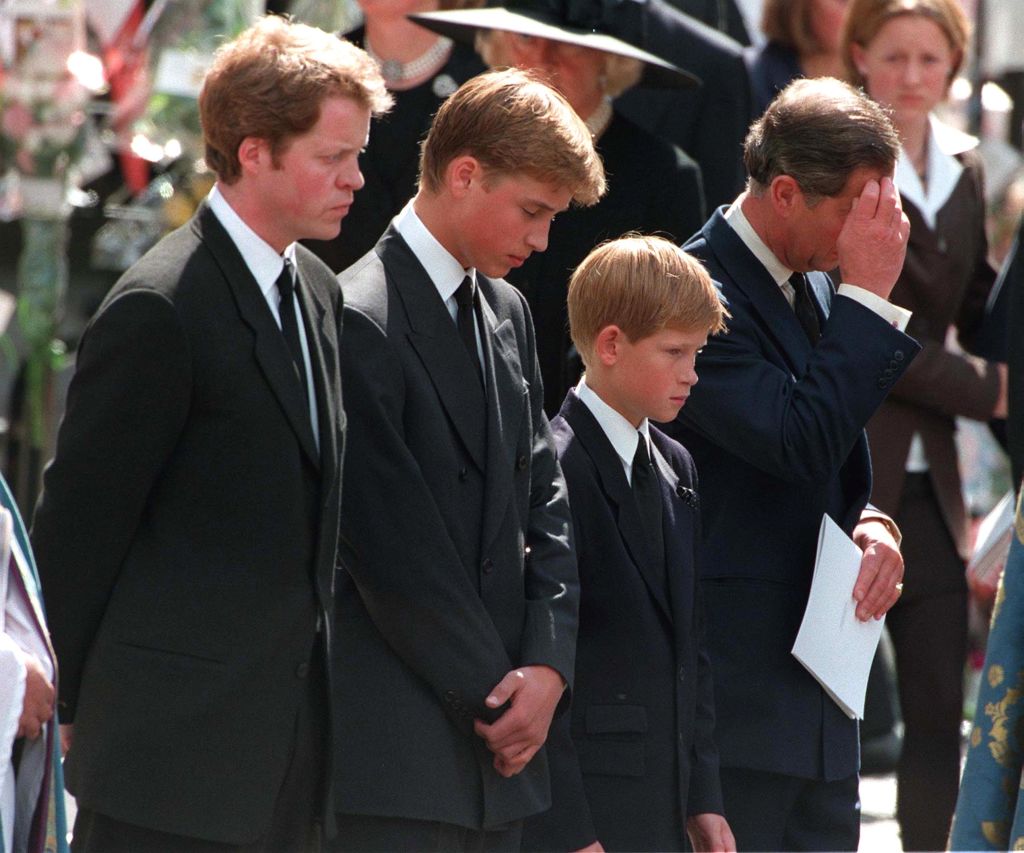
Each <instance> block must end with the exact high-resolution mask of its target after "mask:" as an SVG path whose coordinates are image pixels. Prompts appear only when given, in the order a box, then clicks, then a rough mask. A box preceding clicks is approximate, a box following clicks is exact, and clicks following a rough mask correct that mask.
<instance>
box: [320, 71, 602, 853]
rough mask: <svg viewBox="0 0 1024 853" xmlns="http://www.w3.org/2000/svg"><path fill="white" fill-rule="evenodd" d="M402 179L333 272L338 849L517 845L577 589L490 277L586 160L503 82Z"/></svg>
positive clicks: (523, 349) (544, 106)
mask: <svg viewBox="0 0 1024 853" xmlns="http://www.w3.org/2000/svg"><path fill="white" fill-rule="evenodd" d="M420 175H421V176H420V188H419V191H418V193H417V195H416V197H415V198H414V199H413V200H412V201H411V202H410V203H409V204H408V205H407V206H406V207H405V209H404V210H403V211H402V212H401V213H400V214H399V215H398V216H397V217H396V218H395V220H394V222H393V223H392V225H391V227H389V228H388V230H387V232H385V234H384V236H383V237H382V238H381V240H380V242H379V243H378V244H377V246H376V247H375V248H374V250H373V251H372V252H370V253H368V254H367V255H365V256H364V257H363V258H362V259H360V260H359V261H357V262H356V264H355V265H354V266H352V267H350V268H349V269H347V270H346V271H345V272H343V273H342V274H341V276H340V277H339V278H340V281H341V287H342V291H343V292H344V294H345V314H344V320H345V338H344V345H343V346H344V348H343V350H342V352H341V367H342V371H341V372H342V380H343V382H344V385H345V408H346V413H347V415H348V418H349V421H348V423H349V430H350V432H349V435H350V437H351V444H349V446H348V453H347V456H346V458H345V467H346V482H347V484H348V485H347V486H346V488H345V490H344V494H343V498H342V513H341V533H342V542H343V552H342V562H343V564H344V567H345V569H346V570H347V571H346V572H344V573H342V574H341V575H340V576H339V581H338V588H337V594H336V598H337V630H336V632H335V642H334V650H335V653H336V655H337V657H336V660H335V669H334V675H335V684H336V685H337V695H338V697H339V702H340V707H339V709H338V714H337V716H336V718H335V721H336V731H337V732H338V751H337V753H336V756H335V760H336V762H337V763H336V765H335V766H336V767H337V768H338V773H337V776H336V777H335V803H336V807H337V811H338V825H339V842H338V846H337V849H339V850H425V849H431V850H441V849H444V850H449V849H452V850H459V849H466V850H469V849H473V850H495V849H502V850H517V851H518V849H519V840H520V829H521V819H522V818H523V817H525V816H527V815H530V814H535V813H536V812H539V811H542V810H543V809H545V808H547V807H548V804H549V802H550V793H549V782H548V771H547V759H546V756H545V753H544V752H543V751H542V750H541V747H542V745H543V743H544V740H545V739H546V737H547V732H548V726H549V724H550V722H551V719H552V716H553V714H554V712H555V709H556V707H557V706H558V705H559V703H560V702H562V697H563V690H564V689H565V687H566V686H567V685H569V684H570V683H571V680H572V671H573V659H574V651H575V638H576V613H577V579H576V562H575V559H574V555H573V551H572V546H571V541H570V519H569V507H568V502H567V499H566V493H565V482H564V480H563V479H562V474H561V471H560V470H559V467H558V462H557V459H556V457H555V448H554V440H553V439H552V436H551V430H550V427H549V425H548V421H547V418H546V417H545V416H544V413H543V410H542V400H543V394H542V389H541V383H540V375H539V369H538V365H537V349H536V341H535V338H534V332H533V324H532V323H531V320H530V315H529V311H528V309H527V306H526V302H525V300H524V299H523V297H522V295H521V294H519V293H518V291H516V290H514V289H513V288H512V287H511V286H509V285H508V284H507V283H505V282H504V281H503V280H502V278H501V277H502V276H504V275H505V274H506V273H507V272H508V270H509V269H510V268H511V267H512V266H515V265H518V264H521V263H522V261H523V260H525V258H526V257H527V256H529V255H530V254H531V253H532V252H534V251H542V250H543V249H544V248H545V246H546V245H547V235H548V227H549V225H550V223H551V219H552V218H553V217H554V216H555V214H556V213H558V212H560V211H562V210H565V208H566V207H568V205H569V203H570V202H571V201H573V200H575V201H576V202H577V203H583V204H592V203H593V202H595V201H596V200H597V199H598V198H599V197H600V195H601V194H602V192H603V191H604V170H603V168H602V166H601V161H600V159H599V158H598V156H597V155H596V153H595V152H594V147H593V143H592V141H591V136H590V133H589V131H588V130H587V128H586V125H584V124H583V122H582V121H581V120H580V119H579V117H578V116H577V115H576V114H575V113H574V112H573V110H572V108H571V107H570V106H569V104H568V102H567V101H566V100H565V99H564V98H563V97H562V96H561V95H559V94H558V93H557V92H555V91H554V90H553V89H551V88H549V87H548V86H546V85H545V84H543V83H541V82H539V81H538V80H536V79H534V78H531V77H530V76H528V75H526V74H524V73H522V72H520V71H505V72H497V73H492V74H484V75H480V76H479V77H475V78H473V79H472V80H470V81H469V82H467V83H465V84H464V85H463V86H462V88H460V89H459V90H458V91H457V92H456V93H455V94H454V95H452V96H451V97H450V98H449V99H448V100H447V101H445V103H444V104H443V105H442V107H441V108H440V110H439V111H438V113H437V115H436V117H435V118H434V121H433V124H432V126H431V129H430V132H429V134H428V136H427V139H426V141H425V142H424V145H423V152H422V159H421V168H420ZM527 555H528V556H527Z"/></svg>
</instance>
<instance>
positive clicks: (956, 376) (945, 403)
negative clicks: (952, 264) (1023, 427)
mask: <svg viewBox="0 0 1024 853" xmlns="http://www.w3.org/2000/svg"><path fill="white" fill-rule="evenodd" d="M972 162H974V161H972ZM971 168H972V174H974V175H975V179H974V181H973V184H972V185H973V187H974V191H975V193H976V194H977V195H978V199H977V205H976V207H977V209H978V210H984V209H985V205H984V198H983V196H982V182H981V181H982V179H981V174H980V171H979V170H980V168H981V166H980V163H975V164H974V165H973V166H972V167H971ZM976 227H977V228H978V230H979V231H980V234H978V236H977V237H976V238H975V241H974V243H975V245H977V247H978V251H977V257H976V258H975V259H974V268H973V270H972V271H971V279H970V283H969V284H968V285H967V288H966V290H965V291H964V296H963V301H962V302H961V304H960V310H959V311H958V312H957V316H956V330H957V339H958V342H959V343H960V345H961V346H962V347H963V348H964V349H965V350H968V351H970V350H973V349H974V346H975V344H976V342H977V340H978V335H979V332H980V331H981V329H982V324H983V321H984V317H985V305H986V303H987V302H988V296H989V293H990V291H991V290H992V286H993V285H994V284H995V281H996V272H995V270H994V269H992V266H991V265H990V264H989V262H988V239H987V237H986V235H985V224H984V222H981V221H979V222H978V223H977V226H976ZM908 331H909V332H910V333H911V334H913V331H914V320H913V318H912V319H911V325H910V327H909V329H908ZM892 396H893V398H894V399H900V400H906V401H907V402H910V403H914V404H915V405H918V406H925V407H927V408H929V409H934V410H936V411H939V412H942V413H943V414H946V415H951V416H956V415H961V416H963V417H967V418H973V419H974V420H979V421H985V420H988V419H989V418H991V416H992V409H993V408H994V407H995V404H996V400H997V398H998V397H999V374H998V371H997V368H996V365H995V363H994V362H991V361H986V360H985V359H983V358H978V357H977V356H974V355H970V354H968V353H959V352H953V351H951V350H948V349H946V346H945V344H944V342H942V341H932V340H925V341H923V343H922V349H921V354H920V355H919V356H918V357H917V358H916V359H915V360H914V363H913V364H912V365H911V366H910V367H909V368H908V369H907V372H906V373H905V374H904V375H903V377H902V378H901V379H900V381H899V382H898V383H896V385H895V387H894V388H893V392H892Z"/></svg>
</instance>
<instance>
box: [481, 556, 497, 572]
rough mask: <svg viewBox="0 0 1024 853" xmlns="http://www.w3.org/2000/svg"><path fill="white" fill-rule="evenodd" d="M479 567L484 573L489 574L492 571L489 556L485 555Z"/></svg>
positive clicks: (492, 566) (491, 562)
mask: <svg viewBox="0 0 1024 853" xmlns="http://www.w3.org/2000/svg"><path fill="white" fill-rule="evenodd" d="M480 568H481V569H483V571H484V574H485V575H489V574H490V573H491V572H493V571H494V562H493V561H492V560H491V558H490V557H487V558H486V559H485V560H484V561H483V562H482V563H481V564H480Z"/></svg>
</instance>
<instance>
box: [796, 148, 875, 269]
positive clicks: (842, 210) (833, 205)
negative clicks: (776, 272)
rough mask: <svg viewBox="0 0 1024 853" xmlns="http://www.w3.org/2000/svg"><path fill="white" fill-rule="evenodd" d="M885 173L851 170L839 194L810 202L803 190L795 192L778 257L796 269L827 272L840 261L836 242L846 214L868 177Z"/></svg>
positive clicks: (867, 168)
mask: <svg viewBox="0 0 1024 853" xmlns="http://www.w3.org/2000/svg"><path fill="white" fill-rule="evenodd" d="M886 174H887V173H885V172H883V171H882V170H880V169H876V168H872V167H867V166H862V167H861V168H859V169H856V170H854V172H853V173H852V174H851V175H850V177H849V179H848V180H847V182H846V186H844V187H843V189H842V191H841V192H840V193H839V194H838V195H834V196H825V197H824V198H821V199H819V200H818V202H817V203H816V204H814V205H813V207H812V206H810V205H809V204H808V203H807V198H806V196H804V194H803V193H802V192H799V191H798V192H797V194H796V195H797V197H796V199H795V200H794V202H793V208H792V210H791V212H790V216H789V218H788V220H787V223H786V225H787V239H786V242H785V245H784V246H783V247H782V248H783V250H784V253H785V257H784V258H780V260H782V262H783V263H785V264H786V266H788V267H789V268H790V269H792V270H796V271H797V272H809V271H811V270H821V271H823V272H827V271H828V270H833V269H835V268H836V267H837V266H838V265H839V254H838V250H837V248H836V242H837V241H838V239H839V232H841V231H842V230H843V225H844V224H845V223H846V217H847V216H849V214H850V211H851V210H852V209H853V204H854V202H855V201H856V200H857V198H858V197H859V196H860V194H861V192H862V191H863V190H864V185H865V184H866V183H867V182H868V181H879V182H880V181H881V180H882V178H883V177H885V176H886Z"/></svg>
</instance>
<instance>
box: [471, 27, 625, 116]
mask: <svg viewBox="0 0 1024 853" xmlns="http://www.w3.org/2000/svg"><path fill="white" fill-rule="evenodd" d="M515 38H520V39H537V38H540V36H527V35H521V34H519V33H510V32H506V31H505V30H480V31H479V32H477V34H476V51H477V53H479V54H480V58H481V59H483V61H484V62H485V63H486V64H487V65H489V66H490V67H491V68H507V67H511V66H514V65H515V64H516V63H515V62H514V61H513V58H512V57H513V48H512V41H513V39H515ZM547 41H549V42H551V43H552V44H556V45H559V46H560V49H565V48H571V49H574V50H589V51H591V52H593V53H597V54H600V55H601V58H602V59H603V60H604V64H603V66H602V68H601V84H602V88H603V90H604V93H605V94H606V95H607V96H608V97H609V98H617V97H618V96H619V95H621V94H622V93H623V92H625V91H626V90H627V89H630V88H632V87H633V86H635V85H636V84H637V83H639V82H640V78H641V77H642V76H643V73H644V64H643V63H642V62H641V61H640V60H639V59H633V58H632V57H629V56H619V55H618V54H617V53H608V52H607V51H603V50H594V49H593V48H589V47H580V46H578V45H571V44H569V43H567V42H560V41H557V40H554V39H547ZM583 118H584V119H585V118H586V116H583Z"/></svg>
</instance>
